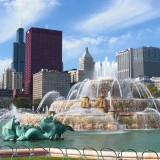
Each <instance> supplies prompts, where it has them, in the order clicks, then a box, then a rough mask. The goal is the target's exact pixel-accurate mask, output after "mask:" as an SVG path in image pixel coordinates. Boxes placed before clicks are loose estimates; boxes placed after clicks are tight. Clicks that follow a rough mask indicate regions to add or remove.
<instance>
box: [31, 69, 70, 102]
mask: <svg viewBox="0 0 160 160" xmlns="http://www.w3.org/2000/svg"><path fill="white" fill-rule="evenodd" d="M53 90H54V91H57V92H59V93H60V95H61V96H64V97H66V96H67V94H68V92H69V90H70V75H69V74H68V73H64V72H58V71H54V70H52V71H49V70H47V69H42V70H41V71H40V72H38V73H35V74H33V100H35V99H38V98H42V97H43V96H44V95H45V94H46V93H47V92H49V91H53Z"/></svg>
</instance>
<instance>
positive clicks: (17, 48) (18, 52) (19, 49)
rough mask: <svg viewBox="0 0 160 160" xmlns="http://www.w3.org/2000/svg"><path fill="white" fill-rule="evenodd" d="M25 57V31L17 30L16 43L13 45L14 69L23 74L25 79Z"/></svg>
mask: <svg viewBox="0 0 160 160" xmlns="http://www.w3.org/2000/svg"><path fill="white" fill-rule="evenodd" d="M24 57H25V43H24V29H23V28H19V29H18V30H17V36H16V42H14V43H13V62H12V69H15V71H16V72H22V76H23V79H24V59H25V58H24Z"/></svg>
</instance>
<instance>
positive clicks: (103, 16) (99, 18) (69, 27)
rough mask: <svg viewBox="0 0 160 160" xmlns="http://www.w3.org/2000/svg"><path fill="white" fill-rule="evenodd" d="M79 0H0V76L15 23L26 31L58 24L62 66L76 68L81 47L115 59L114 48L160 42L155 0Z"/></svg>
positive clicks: (98, 58)
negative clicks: (61, 42) (61, 39)
mask: <svg viewBox="0 0 160 160" xmlns="http://www.w3.org/2000/svg"><path fill="white" fill-rule="evenodd" d="M83 2H85V4H82V0H76V2H75V0H46V1H44V0H23V1H22V0H0V23H1V24H3V25H1V26H0V30H1V33H0V76H1V74H2V70H3V69H4V68H7V67H10V65H11V62H12V55H13V53H12V52H13V42H15V41H16V31H17V29H18V28H19V26H22V27H23V28H24V31H25V32H26V31H27V30H29V28H31V27H39V28H48V29H53V30H61V31H62V32H63V51H62V53H63V64H64V70H66V69H72V68H78V64H79V58H80V56H81V55H82V54H83V53H84V51H85V48H86V47H88V48H89V52H90V53H91V55H92V57H93V58H94V61H101V62H102V61H103V60H104V59H105V57H108V59H109V61H116V52H118V51H121V50H125V49H127V48H138V47H141V46H153V47H160V36H159V35H160V27H159V26H160V25H159V24H160V21H159V22H158V20H159V18H160V12H159V7H160V1H156V0H141V1H139V0H135V1H132V0H103V1H99V0H92V1H91V0H85V1H83ZM91 2H94V3H91ZM80 6H81V7H80ZM46 11H47V12H46Z"/></svg>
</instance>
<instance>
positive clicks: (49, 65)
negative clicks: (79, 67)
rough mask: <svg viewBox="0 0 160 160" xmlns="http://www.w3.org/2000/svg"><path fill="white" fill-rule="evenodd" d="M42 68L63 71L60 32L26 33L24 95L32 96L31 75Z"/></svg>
mask: <svg viewBox="0 0 160 160" xmlns="http://www.w3.org/2000/svg"><path fill="white" fill-rule="evenodd" d="M42 68H44V69H48V70H57V71H62V70H63V63H62V31H56V30H49V29H42V28H30V29H29V30H28V31H27V32H26V49H25V88H24V89H25V91H24V92H25V94H28V95H32V82H33V74H34V73H37V72H39V71H40V70H41V69H42Z"/></svg>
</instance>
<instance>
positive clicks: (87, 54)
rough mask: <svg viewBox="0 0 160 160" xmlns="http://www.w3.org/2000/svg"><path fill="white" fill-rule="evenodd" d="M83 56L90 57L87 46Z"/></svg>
mask: <svg viewBox="0 0 160 160" xmlns="http://www.w3.org/2000/svg"><path fill="white" fill-rule="evenodd" d="M82 57H83V58H92V56H91V55H90V53H89V51H88V47H86V50H85V52H84V54H83V56H82Z"/></svg>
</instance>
